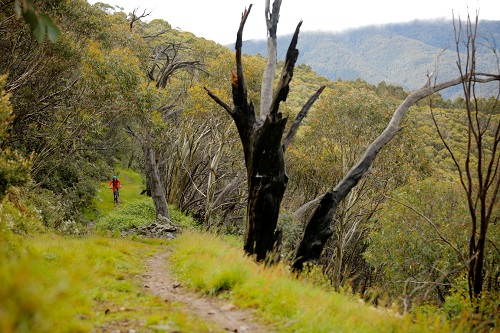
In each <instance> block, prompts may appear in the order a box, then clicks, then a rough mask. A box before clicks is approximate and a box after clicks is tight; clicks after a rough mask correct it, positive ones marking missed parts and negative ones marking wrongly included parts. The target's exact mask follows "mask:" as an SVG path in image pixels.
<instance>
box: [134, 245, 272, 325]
mask: <svg viewBox="0 0 500 333" xmlns="http://www.w3.org/2000/svg"><path fill="white" fill-rule="evenodd" d="M167 258H168V253H165V252H159V253H156V254H154V255H153V256H152V257H150V258H149V259H147V261H146V267H147V268H146V272H145V273H144V274H143V281H144V288H145V289H146V290H149V292H151V293H152V294H154V295H157V296H159V297H161V298H162V299H165V300H169V301H175V302H180V303H184V304H186V307H187V309H188V310H189V311H190V312H191V313H192V314H194V315H196V316H198V317H199V318H202V319H203V320H206V321H208V322H211V323H213V324H215V325H216V326H217V327H218V328H219V329H220V331H222V332H224V331H227V332H237V333H241V332H245V333H264V332H272V329H269V328H264V327H263V326H262V324H258V323H256V321H255V320H254V317H255V316H254V315H253V314H252V312H251V311H250V310H244V309H239V308H237V307H236V306H234V305H233V304H230V303H227V302H224V301H222V300H220V299H218V298H214V297H207V296H201V295H199V294H196V293H193V292H190V291H188V290H187V289H186V288H185V287H183V286H182V285H180V284H179V283H178V282H177V281H176V280H175V279H174V278H173V276H172V274H171V273H170V272H169V270H168V268H167Z"/></svg>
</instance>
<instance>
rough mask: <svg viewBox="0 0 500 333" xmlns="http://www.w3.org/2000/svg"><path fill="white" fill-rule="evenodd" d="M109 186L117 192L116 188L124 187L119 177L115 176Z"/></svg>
mask: <svg viewBox="0 0 500 333" xmlns="http://www.w3.org/2000/svg"><path fill="white" fill-rule="evenodd" d="M109 187H112V188H113V192H116V189H118V188H122V182H121V181H120V180H119V179H118V178H113V179H111V181H110V182H109Z"/></svg>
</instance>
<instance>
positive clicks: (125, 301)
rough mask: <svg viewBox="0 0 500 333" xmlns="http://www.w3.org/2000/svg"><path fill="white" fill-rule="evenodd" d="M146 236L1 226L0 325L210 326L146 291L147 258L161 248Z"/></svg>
mask: <svg viewBox="0 0 500 333" xmlns="http://www.w3.org/2000/svg"><path fill="white" fill-rule="evenodd" d="M151 243H153V244H152V245H151V244H149V245H148V244H144V243H142V242H134V241H131V240H123V239H107V238H101V237H88V238H69V237H62V236H55V235H40V236H35V237H30V238H24V237H20V236H16V235H13V234H11V233H7V232H3V233H0V262H1V265H0V300H1V302H0V332H2V333H10V332H16V333H22V332H37V333H39V332H41V333H43V332H51V333H52V332H58V333H59V332H91V331H96V329H97V328H98V327H106V328H107V329H109V330H116V329H119V328H120V327H119V325H120V323H124V322H125V323H128V325H131V326H132V328H134V327H144V329H145V330H146V327H147V326H148V325H168V326H169V327H170V328H171V329H172V330H174V331H175V330H178V331H183V332H208V331H209V330H210V328H209V327H208V326H207V325H206V324H204V323H200V322H199V320H196V318H193V317H192V316H189V315H187V314H186V310H185V309H184V308H183V307H182V306H180V305H177V304H167V303H165V302H164V301H163V300H161V299H159V298H157V297H154V296H151V295H150V294H147V293H145V292H144V291H143V289H142V284H141V280H140V279H141V276H142V273H143V272H144V269H145V267H144V262H145V259H146V258H147V257H148V256H150V255H152V253H153V252H154V251H156V250H161V251H164V250H166V249H165V248H164V247H163V246H162V244H161V243H160V242H158V241H157V242H151ZM106 312H107V313H108V314H106ZM98 331H99V330H98ZM149 331H151V330H148V332H149Z"/></svg>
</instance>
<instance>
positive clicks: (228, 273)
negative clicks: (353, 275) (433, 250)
mask: <svg viewBox="0 0 500 333" xmlns="http://www.w3.org/2000/svg"><path fill="white" fill-rule="evenodd" d="M174 244H175V250H174V253H173V254H172V256H171V260H172V261H173V265H174V267H175V271H176V272H177V274H179V276H180V277H181V279H185V280H187V281H188V283H189V284H190V285H191V286H192V288H193V289H196V290H198V291H201V292H204V293H208V294H216V293H220V294H221V295H226V296H227V295H230V296H227V297H232V301H233V302H234V303H235V304H238V305H239V306H242V307H249V308H254V309H256V310H257V311H258V313H260V314H261V316H262V318H263V319H264V320H265V321H267V322H268V323H269V324H270V325H272V327H273V329H272V330H271V331H277V332H443V331H449V330H450V328H449V326H448V324H447V322H445V321H444V319H442V318H441V317H437V318H436V317H431V316H423V315H421V316H419V317H416V318H414V319H415V320H416V322H414V321H412V319H411V318H410V317H409V316H400V315H398V314H397V313H395V312H393V311H391V310H388V309H376V308H374V307H372V306H369V305H366V304H364V303H363V302H362V301H360V300H358V299H357V298H355V297H353V296H348V295H344V294H339V293H334V292H329V291H325V289H324V288H321V287H319V286H315V285H313V284H312V283H310V282H307V281H305V280H304V279H296V278H293V277H292V276H291V274H290V273H289V272H288V271H287V270H286V269H285V268H283V267H275V268H271V269H270V268H265V267H264V266H262V265H258V264H255V263H254V262H252V261H251V260H250V259H249V258H246V257H244V255H243V253H242V252H241V251H240V250H238V249H237V248H236V247H234V246H232V245H229V244H228V243H227V242H225V241H223V240H222V239H220V238H218V237H215V236H212V235H209V234H199V233H184V234H183V235H181V236H180V237H178V238H177V239H176V240H175V241H174ZM229 291H230V292H229Z"/></svg>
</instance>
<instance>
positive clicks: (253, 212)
mask: <svg viewBox="0 0 500 333" xmlns="http://www.w3.org/2000/svg"><path fill="white" fill-rule="evenodd" d="M280 4H281V1H275V3H274V4H273V15H275V16H274V17H273V19H271V16H270V19H269V20H267V23H268V24H270V25H271V26H269V25H268V29H270V30H269V31H270V39H272V38H276V34H275V31H276V25H277V23H278V20H277V18H278V13H279V5H280ZM268 7H269V4H267V8H266V16H267V15H268V14H269V12H268V9H269V8H268ZM251 8H252V6H251V5H250V7H249V8H248V10H246V11H245V12H244V13H243V16H242V19H241V23H240V27H239V30H238V34H237V39H236V73H232V92H233V102H234V108H230V107H229V106H228V105H227V104H226V103H224V102H223V101H221V100H220V99H219V98H218V97H217V96H215V95H214V94H213V93H212V92H211V91H210V90H208V89H206V90H207V92H208V94H209V96H210V97H211V98H212V99H213V100H214V101H215V102H217V103H218V104H219V105H221V106H222V107H223V108H224V109H225V110H226V111H227V112H228V113H229V114H230V115H231V117H232V118H233V120H234V123H235V124H236V127H237V128H238V133H239V135H240V139H241V143H242V145H243V151H244V154H245V165H246V169H247V182H248V203H247V216H246V230H245V240H244V250H245V252H246V253H247V254H249V255H252V256H255V259H256V260H257V261H262V260H265V259H266V257H267V256H268V255H269V254H270V253H272V252H273V250H274V249H275V248H276V247H277V246H278V245H279V240H280V239H281V237H280V235H281V232H280V230H278V229H277V224H278V216H279V211H280V206H281V201H282V199H283V194H284V193H285V189H286V186H287V184H288V177H287V175H286V170H285V158H284V154H285V150H286V147H287V145H285V144H283V143H282V138H283V134H284V130H285V126H286V123H287V119H286V118H283V117H282V114H281V113H280V112H278V110H279V105H280V103H281V102H282V101H285V100H286V98H287V95H288V92H289V90H290V87H289V83H290V81H291V79H292V77H293V70H294V66H295V62H296V60H297V57H298V53H299V52H298V50H297V48H296V46H297V40H298V34H299V30H300V26H301V24H302V22H300V23H299V24H298V25H297V28H296V30H295V33H294V35H293V38H292V41H291V42H290V46H289V48H288V52H287V55H286V59H285V66H284V68H283V71H282V73H281V78H280V81H279V83H278V86H277V88H276V91H275V92H274V94H273V93H272V82H271V84H269V81H267V84H266V86H267V89H270V90H271V91H270V92H269V91H266V92H265V95H266V96H272V99H271V100H270V102H269V101H267V102H265V103H264V106H263V108H265V109H266V110H267V112H265V113H264V117H263V119H261V118H258V117H256V114H255V110H254V106H253V104H252V103H251V102H250V103H249V102H248V100H247V97H248V93H247V88H246V84H245V77H244V75H243V66H242V61H241V58H242V53H241V47H242V33H243V27H244V25H245V22H246V19H247V17H248V14H249V13H250V10H251ZM273 31H274V33H273ZM272 65H273V64H272V61H271V64H270V65H269V63H268V66H270V67H269V68H266V71H265V73H266V75H270V74H271V72H272V76H273V77H274V70H273V68H274V67H273V66H272ZM269 77H270V76H269ZM322 90H323V88H321V89H320V90H319V91H318V92H317V93H316V94H314V95H313V96H312V97H311V98H310V99H309V101H308V103H307V104H306V105H305V106H304V108H303V109H302V111H301V112H300V113H299V116H297V119H296V120H295V122H294V126H292V128H293V131H291V132H290V133H289V134H288V135H287V137H286V138H287V140H285V142H287V144H288V143H289V142H290V140H291V139H292V138H293V136H294V135H295V133H296V128H297V127H298V126H299V124H300V122H301V121H302V119H303V118H304V117H305V116H306V114H307V112H308V110H309V108H310V107H311V105H312V103H314V101H315V100H316V99H317V98H318V97H319V94H320V93H321V91H322ZM262 94H264V92H263V93H262ZM261 111H262V110H261ZM274 259H276V258H274Z"/></svg>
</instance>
